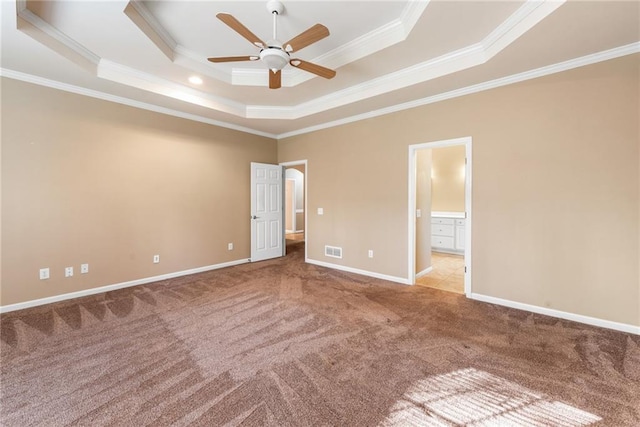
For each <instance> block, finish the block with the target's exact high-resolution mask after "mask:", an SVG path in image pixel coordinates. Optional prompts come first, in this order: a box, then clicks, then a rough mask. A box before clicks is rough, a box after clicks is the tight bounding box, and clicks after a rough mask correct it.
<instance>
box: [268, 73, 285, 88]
mask: <svg viewBox="0 0 640 427" xmlns="http://www.w3.org/2000/svg"><path fill="white" fill-rule="evenodd" d="M281 86H282V71H281V70H278V71H276V72H275V73H274V72H273V71H271V70H269V89H280V87H281Z"/></svg>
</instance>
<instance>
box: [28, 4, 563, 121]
mask: <svg viewBox="0 0 640 427" xmlns="http://www.w3.org/2000/svg"><path fill="white" fill-rule="evenodd" d="M19 1H20V2H22V1H23V0H19ZM564 1H565V0H544V1H540V0H528V1H527V2H526V3H525V4H524V5H522V6H521V7H520V8H518V10H516V11H515V12H514V13H513V14H512V15H511V16H509V17H508V18H507V19H506V20H505V21H504V22H503V23H502V24H501V25H499V26H498V27H497V28H496V29H495V30H494V31H492V32H491V33H490V34H489V35H488V36H487V37H485V38H484V39H483V40H482V41H481V42H480V43H476V44H474V45H471V46H468V47H465V48H462V49H459V50H457V51H454V52H449V53H447V54H445V55H442V56H440V57H438V58H434V59H431V60H428V61H425V62H422V63H419V64H416V65H413V66H411V67H408V68H405V69H402V70H399V71H396V72H394V73H390V74H387V75H384V76H381V77H378V78H375V79H371V80H368V81H365V82H363V83H361V84H359V85H356V86H351V87H349V88H346V89H343V90H339V91H336V92H333V93H330V94H328V95H325V96H322V97H319V98H316V99H313V100H310V101H307V102H304V103H301V104H298V105H296V106H267V105H244V104H241V103H238V102H234V101H231V100H229V99H225V98H222V97H216V96H213V95H210V94H208V93H206V92H203V91H199V90H196V89H193V88H191V87H189V86H186V85H182V84H178V83H174V82H171V81H169V80H166V79H161V78H158V77H155V76H152V75H150V74H147V73H144V72H142V71H139V70H135V69H133V68H130V67H127V66H124V65H120V64H116V63H115V62H112V61H109V60H105V59H102V60H100V59H99V58H98V57H97V56H95V55H94V56H93V57H91V60H92V61H96V59H97V60H98V63H97V65H93V66H92V69H91V71H92V72H93V73H94V74H95V75H96V76H98V77H100V78H104V79H107V80H111V81H114V82H117V83H120V84H124V85H127V86H131V87H135V88H138V89H142V90H146V91H150V92H153V93H157V94H161V95H164V96H168V97H172V98H175V99H179V100H181V101H185V102H190V103H193V104H195V105H199V106H202V107H205V108H209V109H213V110H217V111H221V112H225V113H229V114H233V115H236V116H239V117H243V118H256V119H278V120H294V119H298V118H302V117H306V116H309V115H313V114H317V113H319V112H322V111H326V110H329V109H332V108H337V107H341V106H345V105H348V104H351V103H355V102H358V101H362V100H365V99H368V98H371V97H375V96H379V95H382V94H385V93H388V92H391V91H394V90H398V89H401V88H404V87H407V86H411V85H415V84H418V83H422V82H425V81H428V80H432V79H435V78H438V77H441V76H444V75H447V74H451V73H455V72H457V71H462V70H465V69H468V68H471V67H474V66H477V65H480V64H483V63H485V62H487V61H488V60H490V59H491V58H492V57H493V56H494V55H496V54H497V53H498V52H500V51H501V50H502V49H504V48H505V47H507V46H508V45H509V44H510V43H512V42H513V41H515V40H516V39H517V38H518V37H519V36H520V35H522V34H524V33H525V32H527V31H528V30H529V29H531V28H532V27H533V26H535V25H536V24H537V23H538V22H540V21H541V20H542V19H544V18H545V17H546V16H548V15H549V14H551V13H552V12H553V11H555V10H556V9H557V8H558V7H560V6H561V5H562V4H563V3H564ZM408 4H409V5H411V8H405V11H404V12H403V16H402V19H403V20H404V21H401V20H400V19H397V20H394V21H392V22H391V23H389V24H387V25H385V26H383V27H381V28H382V29H378V30H376V31H373V32H370V33H369V34H366V35H365V36H363V37H360V38H358V39H356V40H354V41H353V42H352V43H351V44H349V45H347V46H346V47H343V48H340V49H337V50H334V51H332V52H330V53H329V54H327V55H324V56H323V57H324V58H334V59H326V61H330V60H335V61H338V63H340V62H341V61H351V60H354V58H359V57H361V56H363V55H367V54H368V53H367V52H368V49H373V48H374V47H378V48H379V47H380V46H381V44H382V45H384V44H385V43H387V44H388V43H392V44H393V43H397V41H399V40H401V39H402V40H403V39H404V37H406V34H408V33H409V32H410V31H411V29H412V28H413V26H411V27H410V28H409V25H408V24H405V23H403V22H407V23H410V24H412V25H415V23H416V22H417V20H418V19H419V16H420V15H421V14H422V13H423V11H424V10H425V8H426V7H427V4H428V2H426V1H424V2H409V3H408ZM127 9H129V14H128V15H127V16H129V17H130V18H131V17H132V16H134V17H135V19H134V21H133V22H134V23H136V20H142V21H144V22H146V23H147V25H146V26H145V25H143V26H142V27H144V28H142V27H140V26H139V28H140V29H141V30H142V31H143V33H145V35H147V37H150V36H151V37H153V39H154V40H155V41H154V43H155V42H157V43H159V44H160V45H161V46H164V48H165V49H170V50H171V56H172V57H173V58H174V60H176V61H179V63H180V64H182V65H183V66H185V67H186V68H190V69H194V68H196V69H198V70H201V71H206V73H204V74H205V75H209V76H212V77H215V78H220V77H221V74H224V73H220V72H213V71H209V70H214V68H213V67H211V66H210V65H209V64H208V63H207V62H206V61H205V59H204V58H199V56H198V55H195V54H194V53H192V52H190V51H188V50H187V49H185V48H183V47H182V46H180V45H178V44H176V42H175V41H173V39H172V38H171V36H170V35H169V34H168V33H167V32H166V31H165V30H163V29H162V26H161V25H160V23H159V22H157V20H155V18H154V17H153V15H152V14H151V13H150V12H149V11H148V10H147V9H146V7H145V6H144V5H143V4H142V3H140V2H138V1H135V0H134V1H130V2H129V3H128V4H127V7H126V8H125V13H126V10H127ZM134 12H135V13H134ZM25 13H26V14H27V15H33V14H32V13H31V12H29V11H28V10H27V9H25ZM33 16H34V17H35V15H33ZM36 18H37V17H36ZM33 22H34V23H35V24H34V25H37V26H39V27H38V28H41V29H42V30H43V31H44V30H45V29H46V30H47V34H49V38H50V39H51V40H53V41H56V42H59V43H58V44H60V43H61V44H63V45H64V44H65V43H68V44H67V46H68V47H69V48H70V49H71V48H74V49H75V50H73V49H72V52H76V51H81V48H82V46H80V45H78V44H77V43H75V42H74V41H73V40H71V39H69V38H68V37H66V36H65V35H64V34H62V33H60V32H59V31H58V30H56V29H55V28H53V27H52V26H51V25H50V24H48V23H46V22H45V21H43V20H41V19H39V18H38V19H35V18H34V19H33ZM136 25H138V24H137V23H136ZM145 30H146V32H145ZM152 41H153V40H152ZM54 44H55V43H54ZM162 49H163V48H161V50H162ZM58 52H59V53H61V54H62V55H65V53H67V54H68V53H69V52H62V51H60V50H58ZM336 52H338V54H336ZM81 53H84V54H86V55H92V54H90V52H88V51H86V52H81ZM65 56H66V57H67V58H69V59H72V60H73V58H72V57H73V55H71V57H70V56H69V55H65ZM321 62H325V61H324V60H323V61H321ZM262 71H263V70H256V69H235V71H234V76H233V77H232V79H231V83H232V84H238V83H239V82H241V83H243V84H253V85H256V86H265V85H266V84H267V79H266V76H265V73H264V72H262ZM287 71H288V70H287ZM297 73H302V72H301V71H299V70H295V71H292V72H291V73H288V72H285V74H284V76H283V77H284V78H283V83H284V85H285V86H292V85H295V84H299V82H298V83H296V79H299V77H296V76H298V75H300V74H297ZM303 74H305V75H308V74H309V73H306V72H305V73H303ZM307 77H308V76H307ZM225 78H226V77H225ZM305 78H306V77H305ZM223 81H224V78H223Z"/></svg>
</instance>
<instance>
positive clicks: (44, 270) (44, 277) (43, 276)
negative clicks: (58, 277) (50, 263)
mask: <svg viewBox="0 0 640 427" xmlns="http://www.w3.org/2000/svg"><path fill="white" fill-rule="evenodd" d="M48 278H49V268H41V269H40V280H47V279H48Z"/></svg>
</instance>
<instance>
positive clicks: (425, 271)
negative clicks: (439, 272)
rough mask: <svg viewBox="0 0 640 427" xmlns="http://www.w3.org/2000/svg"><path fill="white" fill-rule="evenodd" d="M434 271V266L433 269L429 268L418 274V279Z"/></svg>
mask: <svg viewBox="0 0 640 427" xmlns="http://www.w3.org/2000/svg"><path fill="white" fill-rule="evenodd" d="M432 271H433V266H431V267H427V268H425V269H424V270H422V271H421V272H420V273H416V279H417V278H419V277H422V276H426V275H427V274H429V273H431V272H432Z"/></svg>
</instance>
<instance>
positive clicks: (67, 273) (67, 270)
mask: <svg viewBox="0 0 640 427" xmlns="http://www.w3.org/2000/svg"><path fill="white" fill-rule="evenodd" d="M71 276H73V267H65V269H64V277H71Z"/></svg>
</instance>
